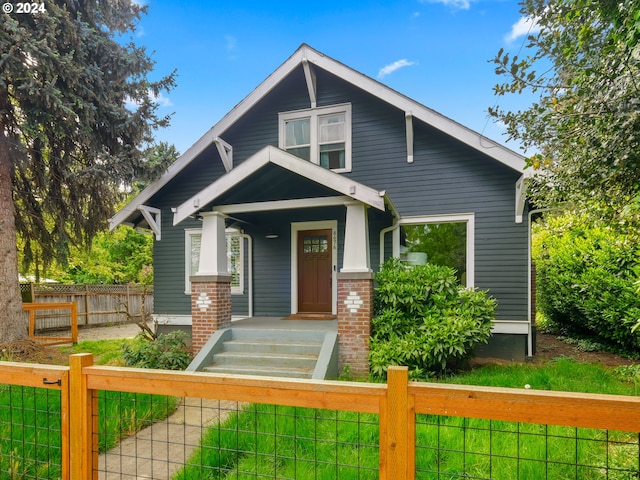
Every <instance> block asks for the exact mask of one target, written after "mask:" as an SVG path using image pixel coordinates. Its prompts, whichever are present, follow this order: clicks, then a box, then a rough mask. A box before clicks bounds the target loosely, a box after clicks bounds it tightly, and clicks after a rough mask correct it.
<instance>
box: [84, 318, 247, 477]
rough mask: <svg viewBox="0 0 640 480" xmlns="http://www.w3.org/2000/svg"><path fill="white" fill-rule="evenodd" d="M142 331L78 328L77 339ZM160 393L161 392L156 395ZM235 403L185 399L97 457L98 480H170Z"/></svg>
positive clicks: (122, 326) (119, 327)
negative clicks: (170, 411)
mask: <svg viewBox="0 0 640 480" xmlns="http://www.w3.org/2000/svg"><path fill="white" fill-rule="evenodd" d="M140 331H141V329H140V327H139V326H138V325H136V324H135V323H126V324H119V325H113V326H110V327H96V328H84V329H80V332H79V335H78V340H79V341H83V340H100V339H107V338H132V337H135V336H136V335H137V334H138V333H140ZM158 393H162V392H158ZM239 408H242V406H239V405H238V403H237V402H232V401H220V400H206V399H200V398H185V399H182V403H181V404H180V405H179V406H178V408H177V409H176V411H175V412H174V413H173V414H172V415H171V416H169V417H168V418H167V419H166V420H164V421H159V422H155V423H154V424H153V425H150V426H149V427H147V428H145V429H143V430H140V431H139V432H137V433H136V434H135V435H132V436H130V437H127V438H124V439H123V440H122V441H121V442H120V443H119V444H118V445H117V446H116V447H114V448H113V449H112V450H110V451H109V452H106V453H103V454H101V455H100V456H99V457H98V471H99V473H98V478H99V479H100V480H143V479H154V480H169V479H171V477H172V476H173V475H175V474H176V472H177V471H178V470H180V468H182V466H183V465H184V463H185V461H186V460H187V459H188V458H189V456H190V455H191V453H192V452H193V451H194V450H195V449H196V448H198V447H199V446H200V440H201V438H202V435H203V434H204V432H205V431H206V427H207V426H209V425H212V424H214V423H216V422H219V421H224V420H225V419H226V418H227V416H229V415H230V414H231V413H232V412H235V411H238V409H239Z"/></svg>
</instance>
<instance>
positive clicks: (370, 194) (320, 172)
mask: <svg viewBox="0 0 640 480" xmlns="http://www.w3.org/2000/svg"><path fill="white" fill-rule="evenodd" d="M269 163H273V164H274V165H278V166H279V167H282V168H284V169H286V170H289V171H290V172H293V173H296V174H298V175H300V176H301V177H304V178H307V179H308V180H311V181H314V182H316V183H319V184H320V185H323V186H325V187H328V188H330V189H332V190H335V191H336V192H338V193H342V194H343V195H347V196H349V197H351V198H352V199H355V200H358V201H360V202H362V203H365V204H367V205H370V206H372V207H374V208H377V209H378V210H381V211H383V212H384V211H385V206H384V198H383V196H384V193H383V192H379V191H377V190H374V189H373V188H371V187H368V186H366V185H363V184H362V183H358V182H356V181H355V180H351V179H349V178H347V177H343V176H341V175H339V174H337V173H334V172H332V171H331V170H327V169H326V168H322V167H320V166H318V165H314V164H313V163H311V162H307V161H306V160H302V159H301V158H298V157H296V156H295V155H291V154H290V153H287V152H285V151H283V150H280V149H279V148H276V147H273V146H266V147H264V148H263V149H262V150H260V151H259V152H258V153H256V154H255V155H253V156H252V157H250V158H248V159H247V160H245V161H244V162H242V163H241V164H240V165H238V166H237V167H236V168H234V169H233V170H231V171H230V172H229V173H227V174H226V175H223V176H222V177H220V178H219V179H218V180H216V181H215V182H213V183H211V184H210V185H209V186H207V187H205V188H204V189H202V190H201V191H200V192H198V193H197V194H195V195H194V196H193V197H191V198H190V199H188V200H187V201H185V202H184V203H183V204H182V205H180V206H179V207H177V208H176V209H175V212H174V214H173V224H174V225H177V224H179V223H180V222H181V221H183V220H184V219H185V218H187V217H189V216H190V215H193V214H194V213H196V212H197V211H198V210H199V209H200V206H202V205H206V204H208V203H210V202H212V201H214V200H215V199H216V198H218V197H220V196H221V195H222V194H224V193H225V192H227V191H228V190H230V189H231V188H233V187H235V186H237V185H239V184H240V183H242V182H243V181H245V180H246V178H247V177H248V176H250V175H251V174H253V173H255V172H257V171H258V170H259V169H260V168H262V167H264V166H265V165H267V164H269Z"/></svg>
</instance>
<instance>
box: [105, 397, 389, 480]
mask: <svg viewBox="0 0 640 480" xmlns="http://www.w3.org/2000/svg"><path fill="white" fill-rule="evenodd" d="M95 400H96V401H97V402H98V408H99V411H100V413H99V414H98V416H97V418H96V421H97V422H98V434H97V438H96V440H95V442H94V445H95V447H96V451H99V453H100V455H99V462H98V472H99V476H100V478H104V479H110V478H114V479H115V478H122V479H136V478H154V479H200V478H219V479H225V478H229V479H231V478H233V479H237V478H245V479H266V478H271V479H333V478H353V479H369V478H371V479H374V478H376V479H377V478H378V476H379V458H380V457H379V448H380V447H379V419H378V416H377V415H373V414H363V413H355V412H343V411H331V410H318V409H310V408H301V407H286V406H276V405H265V404H247V403H238V402H233V401H220V400H206V399H196V398H180V399H177V398H175V397H161V396H141V395H140V394H137V395H132V394H124V393H117V392H99V394H98V396H97V397H96V399H95ZM107 411H109V412H110V413H107ZM163 415H166V416H165V418H164V419H163V420H160V419H159V418H160V417H162V416H163ZM154 416H155V417H156V420H155V421H153V420H151V418H153V417H154ZM142 417H144V418H146V420H142ZM136 429H137V430H138V433H137V434H136V435H135V436H133V435H132V432H133V431H134V430H136Z"/></svg>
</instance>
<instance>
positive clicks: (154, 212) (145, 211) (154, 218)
mask: <svg viewBox="0 0 640 480" xmlns="http://www.w3.org/2000/svg"><path fill="white" fill-rule="evenodd" d="M138 210H140V213H142V216H143V217H144V219H145V220H146V221H147V223H148V224H149V228H150V229H151V231H152V232H153V233H155V235H156V240H160V239H161V238H162V235H161V233H162V221H161V217H160V213H161V212H160V209H159V208H155V207H148V206H147V205H140V206H139V207H138Z"/></svg>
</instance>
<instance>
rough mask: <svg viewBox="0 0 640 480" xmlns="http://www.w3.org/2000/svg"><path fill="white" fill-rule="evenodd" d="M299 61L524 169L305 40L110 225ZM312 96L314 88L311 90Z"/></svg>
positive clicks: (502, 150)
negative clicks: (304, 42)
mask: <svg viewBox="0 0 640 480" xmlns="http://www.w3.org/2000/svg"><path fill="white" fill-rule="evenodd" d="M300 65H302V66H303V67H305V74H307V73H308V72H309V68H308V66H309V65H313V66H316V67H318V68H321V69H323V70H326V71H328V72H329V73H331V74H333V75H335V76H337V77H339V78H341V79H343V80H345V81H347V82H349V83H351V84H353V85H355V86H356V87H358V88H360V89H363V90H365V91H367V92H368V93H370V94H372V95H374V96H376V97H378V98H380V99H381V100H383V101H385V102H387V103H389V104H391V105H394V106H395V107H397V108H399V109H401V110H404V111H405V113H406V114H407V115H411V116H412V117H413V118H415V119H418V120H421V121H422V122H425V123H426V124H428V125H430V126H432V127H434V128H436V129H438V130H440V131H442V132H444V133H446V134H448V135H450V136H451V137H453V138H455V139H457V140H459V141H460V142H462V143H464V144H466V145H468V146H470V147H472V148H475V149H476V150H479V151H481V152H482V153H483V154H485V155H487V156H489V157H491V158H493V159H495V160H497V161H498V162H500V163H502V164H504V165H506V166H508V167H510V168H512V169H513V170H516V171H518V172H520V173H523V172H524V166H525V163H524V159H523V157H522V156H521V155H519V154H517V153H516V152H514V151H512V150H510V149H508V148H506V147H504V146H503V145H501V144H499V143H496V142H495V141H493V140H491V139H489V138H487V137H484V136H482V135H480V134H479V133H477V132H474V131H473V130H471V129H469V128H467V127H465V126H463V125H461V124H459V123H457V122H455V121H453V120H451V119H449V118H447V117H445V116H444V115H441V114H439V113H437V112H436V111H434V110H431V109H430V108H427V107H425V106H424V105H421V104H420V103H418V102H416V101H415V100H412V99H410V98H409V97H406V96H404V95H402V94H400V93H398V92H396V91H395V90H393V89H391V88H389V87H387V86H386V85H383V84H382V83H380V82H378V81H376V80H374V79H372V78H370V77H367V76H366V75H364V74H362V73H359V72H357V71H355V70H353V69H352V68H350V67H347V66H346V65H344V64H342V63H340V62H338V61H336V60H334V59H332V58H330V57H327V56H325V55H323V54H322V53H320V52H318V51H316V50H314V49H313V48H311V47H309V46H308V45H306V44H303V45H301V46H300V47H299V48H298V50H296V51H295V53H294V54H293V55H292V56H291V57H289V58H288V59H287V60H286V61H285V62H284V63H283V64H282V65H281V66H280V67H278V69H277V70H276V71H275V72H273V73H272V74H271V75H269V76H268V77H267V78H266V79H265V80H264V81H263V82H262V83H261V84H260V85H259V86H258V87H257V88H256V89H255V90H253V91H252V92H251V93H250V94H249V95H248V96H247V97H246V98H245V99H244V100H242V101H241V102H240V103H239V104H238V105H236V106H235V107H234V108H233V109H232V110H231V111H230V112H229V113H227V114H226V115H225V116H224V117H223V118H222V119H221V120H220V121H219V122H218V123H216V124H215V125H214V126H213V127H212V128H211V129H210V130H209V131H208V132H207V133H205V134H204V135H203V136H202V137H201V138H200V139H199V140H198V141H197V142H196V143H194V144H193V145H192V146H191V147H190V148H189V149H188V150H187V151H186V152H184V154H182V156H181V157H180V158H178V160H176V161H175V162H174V163H173V165H171V166H170V167H169V168H168V169H167V171H166V172H165V173H164V174H163V175H162V176H161V177H160V178H159V179H158V180H156V181H155V182H153V183H152V184H151V185H149V186H148V187H147V188H145V189H144V190H143V191H142V192H140V194H139V195H138V196H137V197H136V198H134V199H133V200H132V201H131V202H130V203H129V204H127V205H126V206H125V207H124V208H123V209H122V210H121V211H120V212H118V213H117V214H116V215H115V216H114V217H113V218H111V220H110V222H109V223H110V226H111V228H114V227H116V226H117V225H119V224H121V223H125V222H127V221H128V220H129V221H130V219H131V218H133V217H135V216H139V210H138V209H139V207H140V206H142V205H144V204H145V203H146V202H147V201H148V200H149V199H150V198H151V197H153V195H155V194H156V193H157V192H159V191H160V190H161V189H162V187H164V186H165V185H166V184H167V183H169V182H170V181H171V180H172V179H173V178H174V177H175V176H176V175H177V174H178V173H180V171H181V170H182V169H184V168H185V167H186V166H187V165H189V163H191V161H193V160H194V159H195V158H196V157H197V156H198V155H199V154H200V153H202V152H203V151H204V150H205V149H206V148H207V147H208V146H210V145H211V144H212V143H214V142H215V141H216V140H217V139H218V138H219V137H220V136H221V135H223V134H224V132H225V131H226V130H227V129H229V128H230V127H231V126H232V125H233V124H234V123H235V122H236V121H238V120H239V119H240V118H241V117H242V116H243V115H244V114H245V113H246V112H248V111H249V110H250V109H251V108H252V107H253V106H254V105H256V104H257V103H258V102H259V101H260V100H261V99H263V98H264V97H265V95H267V94H268V93H269V92H270V91H271V90H273V88H275V87H276V86H277V85H278V84H279V83H280V82H281V81H282V80H284V79H285V78H286V77H287V76H288V75H289V74H290V73H291V72H292V71H294V70H295V69H296V68H298V67H299V66H300ZM310 96H313V92H312V91H310Z"/></svg>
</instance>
